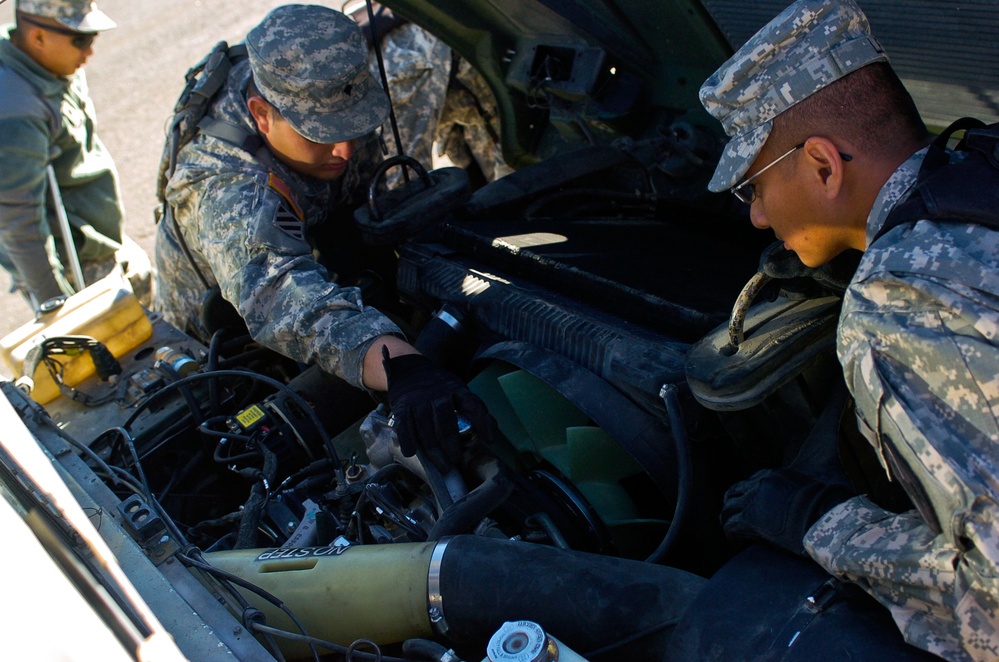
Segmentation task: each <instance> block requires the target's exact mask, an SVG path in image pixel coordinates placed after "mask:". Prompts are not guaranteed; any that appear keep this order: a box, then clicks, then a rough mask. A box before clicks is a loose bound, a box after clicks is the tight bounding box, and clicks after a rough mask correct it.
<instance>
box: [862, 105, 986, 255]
mask: <svg viewBox="0 0 999 662" xmlns="http://www.w3.org/2000/svg"><path fill="white" fill-rule="evenodd" d="M962 130H963V131H964V132H965V133H964V137H963V138H961V141H960V142H959V143H958V144H957V146H956V147H955V148H954V151H955V152H958V153H963V154H964V155H965V158H964V159H962V160H956V159H955V160H953V162H952V159H951V155H950V154H948V152H947V150H946V146H947V141H948V140H949V139H950V137H951V135H953V134H954V133H955V132H957V131H962ZM920 220H932V221H953V222H960V223H974V224H977V225H984V226H987V227H990V228H995V229H999V123H995V124H988V125H986V124H985V123H984V122H982V121H980V120H977V119H973V118H970V117H965V118H962V119H959V120H957V121H956V122H954V123H953V124H951V125H950V126H949V127H947V128H946V129H945V130H944V131H943V133H941V134H940V135H939V136H937V137H936V138H935V139H934V140H933V142H932V143H931V144H930V147H929V151H928V152H927V154H926V158H925V159H924V160H923V165H922V167H921V168H920V169H919V174H918V175H917V176H916V184H915V188H914V190H913V192H912V194H911V195H910V196H909V197H908V198H907V199H906V200H905V201H904V202H902V203H901V204H899V205H898V206H897V207H895V209H894V210H892V212H891V214H889V215H888V218H887V219H886V220H885V224H884V226H883V227H882V228H881V230H880V231H879V232H878V234H877V235H876V236H875V237H874V240H873V241H872V242H871V243H874V242H875V241H877V240H878V238H879V237H881V236H882V235H884V234H885V233H886V232H888V231H889V230H891V229H893V228H896V227H898V226H899V225H905V224H908V223H915V222H916V221H920Z"/></svg>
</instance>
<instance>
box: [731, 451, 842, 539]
mask: <svg viewBox="0 0 999 662" xmlns="http://www.w3.org/2000/svg"><path fill="white" fill-rule="evenodd" d="M852 496H854V494H853V492H852V490H850V489H849V488H847V487H846V486H845V485H842V484H829V483H823V482H821V481H819V480H816V479H815V478H812V477H811V476H807V475H805V474H803V473H800V472H797V471H794V470H791V469H764V470H762V471H757V472H756V473H755V474H753V475H752V476H750V477H749V478H747V479H746V480H743V481H741V482H738V483H736V484H735V485H733V486H732V487H730V488H728V491H727V492H726V493H725V498H724V501H723V504H722V512H721V522H722V529H724V531H725V535H726V536H727V537H728V538H729V539H730V540H734V541H744V542H766V543H770V544H773V545H777V546H778V547H781V548H783V549H786V550H787V551H789V552H793V553H795V554H804V553H805V546H804V544H803V543H802V539H803V538H804V537H805V534H806V533H807V532H808V529H809V528H811V526H812V525H813V524H815V522H817V521H818V519H819V518H820V517H822V516H823V515H825V514H826V513H827V512H829V511H830V510H832V508H833V507H834V506H836V505H839V504H840V503H843V502H844V501H846V500H847V499H849V498H850V497H852Z"/></svg>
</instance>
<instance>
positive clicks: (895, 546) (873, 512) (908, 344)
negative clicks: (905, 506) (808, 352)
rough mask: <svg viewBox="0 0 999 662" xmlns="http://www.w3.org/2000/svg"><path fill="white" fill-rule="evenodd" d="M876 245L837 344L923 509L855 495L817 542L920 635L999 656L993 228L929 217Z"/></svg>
mask: <svg viewBox="0 0 999 662" xmlns="http://www.w3.org/2000/svg"><path fill="white" fill-rule="evenodd" d="M906 232H909V234H908V236H906V237H901V238H899V239H898V240H897V241H895V242H894V243H893V244H892V245H891V247H890V248H888V249H887V250H878V249H875V250H869V251H868V254H867V255H865V257H864V260H863V261H862V263H861V267H860V268H859V269H858V272H857V276H856V277H855V281H854V283H853V284H852V285H851V287H850V289H849V290H848V292H847V295H846V297H845V298H844V303H843V310H842V313H841V316H840V325H839V338H838V343H839V356H840V361H841V363H842V364H843V370H844V375H845V377H846V380H847V384H848V386H849V387H850V390H851V392H852V393H853V395H854V399H855V401H856V407H857V417H858V424H859V427H860V430H861V432H862V433H863V434H864V435H865V436H866V437H867V439H868V440H869V441H870V443H871V444H872V446H873V447H874V450H875V452H876V453H877V454H878V455H879V457H880V459H881V462H882V464H883V465H884V466H885V468H886V470H887V471H888V473H889V475H890V476H891V477H892V479H893V480H896V481H898V482H899V483H900V484H901V485H902V486H903V487H904V488H905V490H906V492H907V494H908V495H909V496H910V498H911V499H912V501H913V504H914V505H915V506H916V508H917V510H916V511H913V512H910V513H904V514H901V515H894V514H892V513H887V512H885V511H882V510H880V509H878V508H876V507H875V506H873V505H872V504H871V503H870V502H868V501H865V500H855V501H851V502H848V503H847V504H845V505H843V506H841V507H838V508H836V509H834V510H833V511H832V512H830V513H829V514H827V515H826V516H825V517H824V518H823V519H822V520H820V522H819V523H818V524H816V526H815V527H813V529H812V530H811V531H810V532H809V534H808V536H807V537H806V541H805V542H806V548H807V549H808V550H809V552H810V553H811V554H812V555H813V556H814V557H815V558H816V560H818V561H819V562H820V563H821V564H822V565H823V566H824V567H825V568H826V569H827V570H829V571H830V572H832V573H833V574H836V575H839V576H842V577H845V578H848V579H851V580H853V581H856V582H857V583H859V584H861V585H863V586H865V587H866V588H867V590H868V591H869V592H870V593H871V594H872V595H874V596H875V597H876V598H878V599H879V600H880V601H881V602H883V603H884V604H885V605H887V606H888V607H889V608H890V609H891V611H892V614H893V616H894V618H895V620H896V622H897V623H898V624H899V626H900V628H901V629H902V631H903V633H904V634H905V636H906V638H907V640H908V641H910V642H911V643H913V644H915V645H917V646H919V647H921V648H925V649H927V650H931V651H933V652H936V653H938V654H941V655H944V656H945V657H948V658H949V659H995V657H996V656H997V655H999V604H997V599H999V583H997V581H999V580H997V579H996V578H997V577H999V505H997V504H999V479H997V476H999V425H997V421H996V412H999V381H997V379H996V375H997V374H999V296H997V295H996V294H994V293H995V292H999V277H997V273H996V270H995V264H994V260H995V259H996V257H995V256H996V253H993V252H992V251H994V250H995V249H996V246H995V245H994V244H995V241H996V237H994V236H989V235H996V234H999V233H994V232H991V231H989V230H985V229H983V228H970V229H969V228H967V227H961V226H956V225H952V226H951V227H947V228H941V227H939V226H934V225H933V224H926V223H922V224H919V225H918V226H916V229H914V230H911V231H910V230H906Z"/></svg>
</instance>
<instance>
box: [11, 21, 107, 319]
mask: <svg viewBox="0 0 999 662" xmlns="http://www.w3.org/2000/svg"><path fill="white" fill-rule="evenodd" d="M12 28H13V26H6V27H4V28H2V29H0V164H2V166H0V245H2V249H3V252H4V255H3V258H6V259H3V260H0V261H2V262H4V266H5V267H7V268H8V269H11V270H12V271H16V272H17V276H18V279H19V280H20V281H21V282H22V284H23V286H24V287H26V288H27V290H28V291H29V292H30V293H31V294H32V295H33V296H34V297H35V299H36V300H37V301H39V302H41V301H44V300H45V299H48V298H50V297H53V296H57V295H59V294H63V293H65V294H71V293H72V292H73V287H72V286H71V285H70V283H69V280H68V279H67V275H68V273H67V271H68V270H66V269H64V265H63V262H62V260H63V258H64V257H65V256H61V255H60V253H61V252H62V250H63V248H62V245H61V244H62V234H61V232H60V230H59V226H58V223H57V222H56V218H55V215H54V212H53V211H52V210H53V209H54V207H53V206H52V205H51V204H50V203H49V198H48V196H49V190H48V189H49V186H48V180H47V178H46V172H45V168H46V166H48V165H52V166H53V169H54V170H55V175H56V181H57V182H58V183H59V188H60V190H61V193H62V199H63V204H64V206H65V208H66V212H67V216H68V218H69V222H70V225H71V226H72V227H74V228H76V229H77V230H78V231H79V233H78V235H77V237H76V247H77V251H78V253H79V257H80V260H81V261H82V262H84V263H85V264H86V263H88V262H91V261H102V260H104V259H107V258H111V259H112V262H113V256H114V253H115V251H117V250H118V249H119V248H121V241H122V227H123V225H124V211H123V209H122V205H121V199H120V195H119V187H118V173H117V171H116V169H115V165H114V162H113V161H112V160H111V156H110V155H109V154H108V152H107V150H105V148H104V145H103V144H102V143H101V141H100V139H99V138H98V137H97V133H96V130H95V128H94V124H95V121H96V118H95V115H94V105H93V102H92V101H91V100H90V97H89V95H88V89H87V79H86V76H85V74H84V72H83V70H82V69H81V70H80V71H78V72H77V73H75V74H73V75H72V76H70V77H67V78H63V77H60V76H56V75H54V74H52V73H50V72H49V71H48V70H46V69H45V68H44V67H42V66H41V65H40V64H38V63H37V62H35V61H34V60H32V59H31V58H30V57H29V56H28V55H26V54H25V53H24V52H22V51H21V50H20V49H19V48H17V47H16V46H14V45H13V44H12V43H11V42H10V41H9V32H10V30H11V29H12ZM74 234H76V233H74ZM8 260H9V262H8Z"/></svg>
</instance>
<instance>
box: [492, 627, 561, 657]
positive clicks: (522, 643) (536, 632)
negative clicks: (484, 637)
mask: <svg viewBox="0 0 999 662" xmlns="http://www.w3.org/2000/svg"><path fill="white" fill-rule="evenodd" d="M550 643H551V640H550V639H549V638H548V635H547V634H545V631H544V630H543V629H542V628H541V626H540V625H538V624H537V623H535V622H533V621H507V622H506V623H504V624H503V626H502V627H501V628H500V629H499V630H497V631H496V633H495V634H494V635H493V636H492V638H490V639H489V646H488V647H487V648H486V654H487V655H488V656H489V662H551V661H552V660H555V659H558V657H557V654H558V653H557V649H556V650H555V651H552V650H550ZM552 652H554V653H555V656H554V657H553V656H552Z"/></svg>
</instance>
